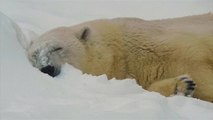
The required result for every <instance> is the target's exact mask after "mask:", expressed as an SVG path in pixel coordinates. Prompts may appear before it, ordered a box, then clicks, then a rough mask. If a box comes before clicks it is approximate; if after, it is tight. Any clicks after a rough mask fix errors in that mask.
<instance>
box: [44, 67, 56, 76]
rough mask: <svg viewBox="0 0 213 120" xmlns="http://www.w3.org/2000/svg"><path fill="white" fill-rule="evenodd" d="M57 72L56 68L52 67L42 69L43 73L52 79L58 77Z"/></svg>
mask: <svg viewBox="0 0 213 120" xmlns="http://www.w3.org/2000/svg"><path fill="white" fill-rule="evenodd" d="M55 71H56V69H55V67H54V66H50V65H48V66H46V67H43V68H41V72H43V73H46V74H48V75H50V76H52V77H55V76H56V74H55Z"/></svg>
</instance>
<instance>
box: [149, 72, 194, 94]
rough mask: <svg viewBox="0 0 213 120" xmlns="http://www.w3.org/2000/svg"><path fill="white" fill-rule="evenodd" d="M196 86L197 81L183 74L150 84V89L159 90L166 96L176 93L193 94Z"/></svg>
mask: <svg viewBox="0 0 213 120" xmlns="http://www.w3.org/2000/svg"><path fill="white" fill-rule="evenodd" d="M195 87H196V84H195V82H194V81H193V80H192V79H191V78H190V77H189V76H188V75H182V76H179V77H176V78H169V79H164V80H160V81H157V82H154V83H153V84H151V85H150V86H149V88H148V90H149V91H155V92H159V93H161V94H162V95H164V96H171V95H176V94H177V95H184V96H193V93H194V91H195Z"/></svg>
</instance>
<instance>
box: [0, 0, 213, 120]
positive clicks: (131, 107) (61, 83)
mask: <svg viewBox="0 0 213 120" xmlns="http://www.w3.org/2000/svg"><path fill="white" fill-rule="evenodd" d="M160 1H161V2H156V1H155V0H151V2H150V1H149V2H148V1H146V0H144V1H143V2H139V1H134V0H133V1H131V0H129V1H128V0H109V1H107V2H104V0H102V1H92V0H87V1H86V2H84V1H82V0H79V1H73V0H70V1H68V0H62V1H59V0H52V1H50V0H5V1H3V0H1V1H0V11H1V12H2V13H0V120H113V119H114V120H141V119H143V120H148V119H150V120H155V119H156V120H159V119H162V120H166V119H168V120H180V119H185V120H201V119H202V120H212V119H213V104H212V103H209V102H205V101H202V100H198V99H195V98H187V97H183V96H172V97H164V96H162V95H160V94H159V93H155V92H148V91H146V90H144V89H142V88H141V87H140V86H138V85H137V84H136V82H135V80H132V79H125V80H116V79H112V80H107V77H106V76H105V75H102V76H92V75H88V74H82V72H81V71H79V70H78V69H76V68H74V67H72V66H71V65H68V64H65V65H64V66H63V67H62V72H61V74H60V75H59V76H57V77H55V78H52V77H50V76H48V75H46V74H43V73H41V72H40V71H39V70H38V69H36V68H33V67H32V65H31V64H30V63H29V61H28V60H27V58H26V55H25V50H24V49H23V48H22V47H21V45H20V43H19V42H18V41H22V42H23V41H25V42H26V41H29V40H30V39H33V37H35V36H36V35H40V34H41V33H43V32H45V31H46V30H48V29H51V28H53V27H56V26H60V25H72V24H76V23H79V22H82V21H84V20H89V19H96V18H104V17H107V18H109V17H116V16H128V15H129V16H132V17H137V16H138V17H144V18H147V19H153V18H166V17H175V16H184V15H191V14H196V13H197V14H199V13H203V12H209V11H213V9H212V7H213V1H211V0H204V1H205V2H203V1H201V0H196V1H191V2H190V0H189V1H188V2H184V1H182V0H180V1H179V2H178V0H173V1H172V2H171V1H169V0H160ZM174 4H176V5H177V6H178V7H177V8H175V7H174ZM172 5H173V6H172ZM140 6H142V7H140ZM169 6H170V7H169ZM187 6H191V8H187ZM119 7H120V8H119ZM139 7H140V8H139ZM143 7H144V8H143ZM152 7H155V8H156V9H153V8H152ZM107 8H109V9H107ZM127 8H128V9H127ZM166 8H168V9H170V11H173V12H174V13H176V14H171V13H169V12H168V11H167V12H166V13H165V11H166V10H165V9H166ZM195 8H196V9H195ZM98 9H99V10H98ZM178 9H180V10H178ZM138 10H141V12H139V11H138ZM144 10H149V11H150V10H153V14H151V13H152V12H144ZM134 11H138V12H136V13H135V12H134ZM156 11H158V13H159V15H158V14H157V13H155V12H156ZM177 11H179V12H177ZM132 13H134V14H132ZM142 13H143V14H142ZM163 13H165V14H163ZM4 14H5V15H4ZM143 15H144V16H143ZM8 16H9V17H10V18H9V17H8ZM18 26H19V27H20V28H21V29H22V31H23V32H24V33H22V31H21V30H20V29H19V27H18ZM22 34H24V35H25V37H23V35H22ZM24 38H25V39H24Z"/></svg>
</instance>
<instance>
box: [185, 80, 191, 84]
mask: <svg viewBox="0 0 213 120" xmlns="http://www.w3.org/2000/svg"><path fill="white" fill-rule="evenodd" d="M185 83H188V84H192V83H193V81H191V80H189V81H185Z"/></svg>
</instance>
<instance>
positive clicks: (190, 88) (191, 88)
mask: <svg viewBox="0 0 213 120" xmlns="http://www.w3.org/2000/svg"><path fill="white" fill-rule="evenodd" d="M194 89H195V88H194V87H188V88H187V90H194Z"/></svg>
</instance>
